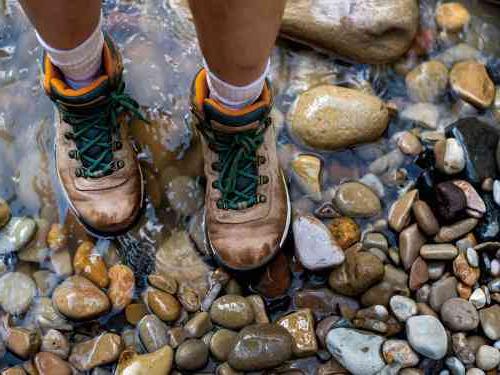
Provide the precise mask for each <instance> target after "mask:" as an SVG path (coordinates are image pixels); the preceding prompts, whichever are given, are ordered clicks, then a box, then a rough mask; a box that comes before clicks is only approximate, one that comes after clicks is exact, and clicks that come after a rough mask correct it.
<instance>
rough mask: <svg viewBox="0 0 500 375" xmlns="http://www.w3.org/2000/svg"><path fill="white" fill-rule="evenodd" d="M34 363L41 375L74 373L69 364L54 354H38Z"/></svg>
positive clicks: (67, 374) (69, 374)
mask: <svg viewBox="0 0 500 375" xmlns="http://www.w3.org/2000/svg"><path fill="white" fill-rule="evenodd" d="M34 363H35V367H36V369H37V371H38V373H39V374H40V375H52V374H57V375H71V374H72V373H73V372H72V370H71V366H70V365H69V363H67V362H66V361H64V360H62V359H61V358H60V357H58V356H57V355H55V354H52V353H47V352H41V353H38V354H37V355H36V356H35V360H34Z"/></svg>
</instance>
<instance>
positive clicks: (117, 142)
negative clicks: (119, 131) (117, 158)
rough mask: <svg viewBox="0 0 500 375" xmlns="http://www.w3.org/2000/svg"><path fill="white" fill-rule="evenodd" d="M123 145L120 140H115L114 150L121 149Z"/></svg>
mask: <svg viewBox="0 0 500 375" xmlns="http://www.w3.org/2000/svg"><path fill="white" fill-rule="evenodd" d="M122 147H123V143H121V142H120V141H116V142H115V151H116V150H121V149H122Z"/></svg>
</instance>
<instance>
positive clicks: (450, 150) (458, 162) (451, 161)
mask: <svg viewBox="0 0 500 375" xmlns="http://www.w3.org/2000/svg"><path fill="white" fill-rule="evenodd" d="M464 168H465V154H464V150H463V148H462V146H460V144H459V143H458V142H457V140H456V139H454V138H448V139H447V140H446V151H445V153H444V171H445V172H446V173H447V174H456V173H460V172H461V171H463V169H464ZM499 187H500V186H499Z"/></svg>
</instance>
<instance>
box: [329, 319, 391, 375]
mask: <svg viewBox="0 0 500 375" xmlns="http://www.w3.org/2000/svg"><path fill="white" fill-rule="evenodd" d="M383 342H384V339H383V338H382V337H380V336H377V335H373V334H370V333H367V332H363V331H357V330H353V329H347V328H335V329H333V330H331V331H330V332H329V333H328V335H327V336H326V345H327V347H328V351H329V352H330V353H331V354H332V356H333V357H334V358H335V359H336V360H337V361H338V362H339V363H340V364H341V365H342V366H343V367H345V368H346V369H347V370H348V371H350V372H351V373H353V374H358V375H375V374H377V373H378V371H380V370H381V369H382V368H383V367H384V366H385V363H384V360H383V359H382V356H381V354H380V353H381V349H382V344H383Z"/></svg>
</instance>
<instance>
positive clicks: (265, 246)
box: [192, 70, 290, 271]
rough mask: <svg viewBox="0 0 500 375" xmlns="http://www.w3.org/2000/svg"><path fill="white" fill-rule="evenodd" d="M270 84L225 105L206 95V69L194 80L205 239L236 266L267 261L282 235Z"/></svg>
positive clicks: (284, 200)
mask: <svg viewBox="0 0 500 375" xmlns="http://www.w3.org/2000/svg"><path fill="white" fill-rule="evenodd" d="M271 107H272V95H271V90H270V87H269V83H268V82H267V83H266V86H265V88H264V90H263V93H262V95H261V97H260V98H259V100H258V101H257V102H256V103H254V104H252V105H251V106H249V107H248V108H245V109H243V110H240V111H237V110H228V109H226V108H224V107H222V106H221V105H220V104H219V103H217V102H216V101H214V100H212V99H209V98H208V87H207V84H206V71H205V70H201V71H200V72H199V73H198V75H197V77H196V78H195V81H194V83H193V94H192V110H193V113H194V114H195V115H196V117H197V118H198V120H199V123H198V129H199V130H200V132H201V133H202V134H203V152H204V157H205V175H206V178H207V192H206V197H205V216H206V227H207V239H208V243H209V244H210V247H211V249H212V251H213V253H214V254H215V256H216V257H217V258H218V260H219V261H220V262H221V263H223V264H224V265H226V266H227V267H229V268H232V269H235V270H241V271H246V270H251V269H255V268H258V267H260V266H262V265H264V264H265V263H267V262H268V261H269V260H271V258H272V257H273V256H274V255H275V254H276V253H277V252H278V250H279V249H280V247H281V246H282V245H283V242H284V241H285V239H286V236H287V233H288V228H289V225H290V199H289V196H288V191H287V186H286V183H285V179H284V176H283V173H282V172H281V170H280V167H279V165H278V158H277V154H276V137H275V132H274V127H273V126H272V125H271V121H270V117H269V112H270V110H271Z"/></svg>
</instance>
